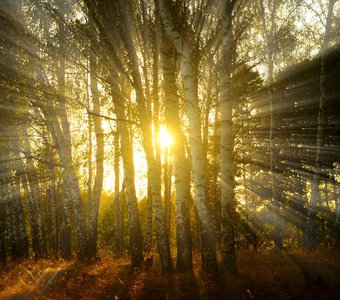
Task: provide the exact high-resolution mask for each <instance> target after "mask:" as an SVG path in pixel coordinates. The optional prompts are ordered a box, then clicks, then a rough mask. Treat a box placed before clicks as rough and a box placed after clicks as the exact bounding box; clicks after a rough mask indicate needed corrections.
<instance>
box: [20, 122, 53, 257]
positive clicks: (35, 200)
mask: <svg viewBox="0 0 340 300" xmlns="http://www.w3.org/2000/svg"><path fill="white" fill-rule="evenodd" d="M21 139H22V152H23V153H24V155H25V162H26V169H27V172H26V173H27V179H28V183H29V188H30V195H31V200H32V204H31V206H30V207H31V209H32V211H31V214H32V215H34V217H33V218H36V221H35V222H37V227H38V239H37V241H36V242H37V245H36V252H35V255H36V256H37V257H46V255H47V245H46V231H45V224H44V216H43V210H42V200H43V199H42V194H41V190H40V185H39V179H38V175H37V171H36V167H35V165H34V162H33V159H32V153H31V145H30V141H29V134H28V125H27V124H25V123H23V124H21ZM34 227H35V225H34ZM33 231H35V229H33Z"/></svg>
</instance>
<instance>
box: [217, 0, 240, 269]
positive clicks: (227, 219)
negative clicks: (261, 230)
mask: <svg viewBox="0 0 340 300" xmlns="http://www.w3.org/2000/svg"><path fill="white" fill-rule="evenodd" d="M225 12H226V14H225V19H224V24H225V33H224V38H223V48H222V49H223V50H222V51H223V53H222V73H221V79H220V80H221V82H220V97H219V100H220V110H221V130H220V132H221V137H220V156H221V158H220V159H221V206H222V207H221V208H222V213H221V238H222V240H221V269H222V271H223V272H232V273H236V262H235V233H234V222H233V219H234V214H235V208H234V206H235V204H234V173H233V169H234V161H233V146H234V142H233V128H232V95H231V68H232V51H233V50H232V47H233V34H232V7H231V2H230V1H227V3H226V7H225Z"/></svg>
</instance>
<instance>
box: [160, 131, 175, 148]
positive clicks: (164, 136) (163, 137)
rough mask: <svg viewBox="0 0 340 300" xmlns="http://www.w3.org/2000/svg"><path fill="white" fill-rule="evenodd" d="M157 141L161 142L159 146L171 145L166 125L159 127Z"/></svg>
mask: <svg viewBox="0 0 340 300" xmlns="http://www.w3.org/2000/svg"><path fill="white" fill-rule="evenodd" d="M159 143H160V144H161V147H163V148H165V147H169V146H171V145H172V138H171V136H170V134H169V132H168V130H167V129H166V127H161V128H160V129H159Z"/></svg>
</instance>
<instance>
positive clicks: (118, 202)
mask: <svg viewBox="0 0 340 300" xmlns="http://www.w3.org/2000/svg"><path fill="white" fill-rule="evenodd" d="M119 149H120V148H119V131H118V125H117V126H116V132H115V135H114V172H115V199H114V207H115V254H116V255H117V256H118V257H119V256H120V255H121V254H122V249H123V231H122V229H123V228H122V213H123V211H122V198H121V195H120V174H119V173H120V163H119V158H120V151H119ZM124 185H125V183H124Z"/></svg>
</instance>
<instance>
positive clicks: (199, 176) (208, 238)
mask: <svg viewBox="0 0 340 300" xmlns="http://www.w3.org/2000/svg"><path fill="white" fill-rule="evenodd" d="M158 3H159V10H160V15H161V19H162V22H163V25H164V29H165V32H166V34H167V36H168V38H169V39H170V40H171V42H172V43H173V45H174V47H175V49H176V51H177V53H178V57H179V60H180V70H181V74H182V80H183V85H184V91H185V100H186V104H187V113H188V116H189V129H190V145H191V157H192V169H193V178H194V186H195V196H196V202H195V204H196V211H197V217H198V218H197V220H198V222H199V224H198V228H199V229H200V230H199V236H200V248H201V257H202V269H203V270H204V271H207V272H215V271H216V270H217V258H216V248H215V237H214V230H213V224H212V221H211V215H210V211H209V207H208V203H207V193H206V190H207V178H206V164H205V162H206V160H205V159H204V151H203V144H202V136H201V118H200V109H199V105H198V97H197V86H196V84H195V78H194V72H193V66H192V61H191V53H190V47H189V44H188V42H187V41H186V40H185V39H184V38H183V36H182V35H181V33H179V32H178V31H177V30H176V29H175V26H174V23H173V19H172V15H171V13H170V9H169V5H170V3H169V1H167V0H159V1H158Z"/></svg>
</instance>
